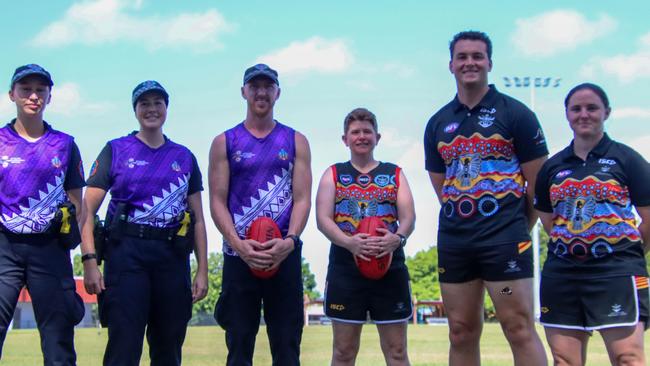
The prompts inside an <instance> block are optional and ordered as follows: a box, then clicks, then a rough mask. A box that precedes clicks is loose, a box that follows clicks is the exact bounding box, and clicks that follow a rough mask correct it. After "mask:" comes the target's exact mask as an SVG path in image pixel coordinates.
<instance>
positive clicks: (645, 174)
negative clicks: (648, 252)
mask: <svg viewBox="0 0 650 366" xmlns="http://www.w3.org/2000/svg"><path fill="white" fill-rule="evenodd" d="M648 182H650V164H648V162H647V161H645V159H644V158H643V157H642V156H641V155H640V154H638V153H637V152H636V151H634V150H632V149H631V148H630V147H628V146H626V145H624V144H621V143H618V142H615V141H612V140H611V139H610V138H609V137H608V136H607V135H605V136H604V137H603V138H602V139H601V141H600V142H599V143H598V145H596V147H594V148H593V149H592V151H591V152H590V153H589V155H588V156H587V160H586V161H583V160H582V159H581V158H579V157H578V156H576V155H575V154H574V152H573V142H572V143H571V145H569V146H568V147H567V148H565V149H564V150H562V151H561V152H559V153H558V154H556V155H554V156H553V157H552V158H551V159H549V160H548V161H547V162H546V163H545V164H544V166H543V167H542V169H541V170H540V171H539V174H538V178H537V185H536V189H535V208H536V209H538V210H540V211H543V212H549V213H553V228H552V230H551V232H550V233H549V243H548V257H547V259H546V263H545V264H544V275H546V276H565V275H571V276H573V277H574V278H576V277H584V278H595V277H611V276H618V275H637V276H647V273H646V269H645V258H644V255H643V248H642V246H641V240H642V239H641V234H640V233H639V230H638V229H637V223H636V217H635V215H634V211H633V206H640V207H643V206H649V205H650V184H648Z"/></svg>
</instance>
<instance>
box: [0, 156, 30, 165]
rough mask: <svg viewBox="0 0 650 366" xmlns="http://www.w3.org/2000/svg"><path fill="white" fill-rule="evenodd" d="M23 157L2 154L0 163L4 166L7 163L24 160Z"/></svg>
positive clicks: (17, 162)
mask: <svg viewBox="0 0 650 366" xmlns="http://www.w3.org/2000/svg"><path fill="white" fill-rule="evenodd" d="M24 161H25V159H23V158H20V157H13V156H12V157H9V156H7V155H4V156H2V157H0V165H2V167H3V168H6V167H8V166H9V164H20V163H22V162H24Z"/></svg>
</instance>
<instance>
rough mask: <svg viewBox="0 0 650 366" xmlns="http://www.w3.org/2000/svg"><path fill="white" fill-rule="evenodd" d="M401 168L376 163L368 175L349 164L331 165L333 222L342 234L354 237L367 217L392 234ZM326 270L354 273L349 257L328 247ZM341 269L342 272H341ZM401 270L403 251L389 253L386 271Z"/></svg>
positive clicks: (332, 246)
mask: <svg viewBox="0 0 650 366" xmlns="http://www.w3.org/2000/svg"><path fill="white" fill-rule="evenodd" d="M400 171H401V168H400V167H398V166H397V165H395V164H391V163H384V162H380V163H379V165H378V166H377V167H376V168H374V169H372V170H371V171H370V172H368V173H361V172H359V171H358V170H357V169H355V168H354V166H352V163H350V162H349V161H348V162H345V163H337V164H335V165H332V175H333V177H332V178H333V179H334V183H335V185H336V193H335V205H334V222H335V223H336V224H337V225H338V227H339V228H340V229H341V231H343V232H344V233H346V234H348V235H354V233H355V231H356V229H357V226H358V225H359V222H360V221H361V220H362V219H363V218H364V217H367V216H377V217H380V218H381V219H382V220H383V221H384V222H385V223H386V226H388V230H390V231H391V232H393V233H394V232H396V231H397V228H398V222H397V191H398V190H399V185H400V182H399V175H400ZM329 263H330V268H332V267H337V270H346V269H347V270H351V269H354V272H356V264H355V263H354V258H353V257H352V253H350V252H349V251H348V250H346V249H345V248H342V247H340V246H338V245H335V244H333V243H332V245H331V247H330V262H329ZM341 267H343V268H341ZM395 268H405V265H404V249H403V248H398V249H397V250H395V251H394V252H393V261H392V263H391V265H390V270H392V269H395Z"/></svg>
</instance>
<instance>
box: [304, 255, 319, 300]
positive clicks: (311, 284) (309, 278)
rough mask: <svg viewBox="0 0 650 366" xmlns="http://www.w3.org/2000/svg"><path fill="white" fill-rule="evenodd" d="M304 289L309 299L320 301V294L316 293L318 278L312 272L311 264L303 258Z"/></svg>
mask: <svg viewBox="0 0 650 366" xmlns="http://www.w3.org/2000/svg"><path fill="white" fill-rule="evenodd" d="M302 288H303V290H304V291H305V294H307V296H309V299H311V300H313V299H318V298H319V297H320V292H318V291H316V276H314V274H313V273H312V272H311V268H309V263H307V261H306V260H305V257H302Z"/></svg>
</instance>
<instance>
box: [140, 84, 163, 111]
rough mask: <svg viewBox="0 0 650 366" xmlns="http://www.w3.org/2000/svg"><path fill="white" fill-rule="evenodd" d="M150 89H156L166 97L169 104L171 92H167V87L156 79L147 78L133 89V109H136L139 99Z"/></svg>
mask: <svg viewBox="0 0 650 366" xmlns="http://www.w3.org/2000/svg"><path fill="white" fill-rule="evenodd" d="M150 91H155V92H158V93H160V94H162V96H163V98H164V99H165V105H166V106H169V94H167V90H165V88H163V86H162V85H160V83H159V82H157V81H155V80H147V81H143V82H141V83H140V84H138V86H136V87H135V89H133V94H131V103H133V109H135V105H136V103H138V99H139V98H140V97H141V96H142V94H144V93H147V92H150Z"/></svg>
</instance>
